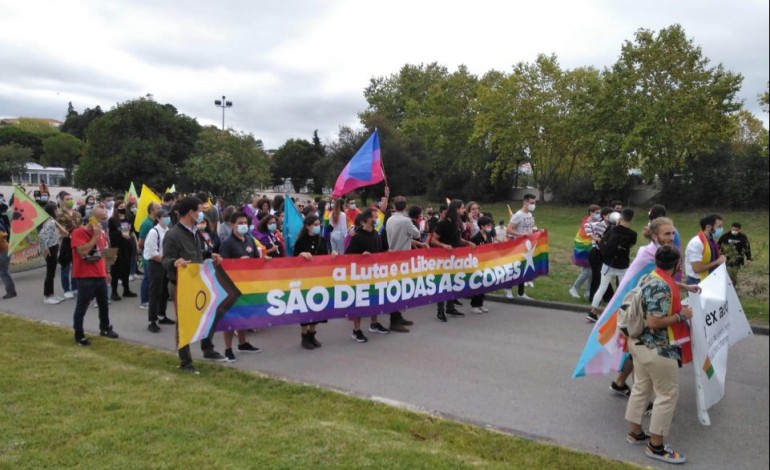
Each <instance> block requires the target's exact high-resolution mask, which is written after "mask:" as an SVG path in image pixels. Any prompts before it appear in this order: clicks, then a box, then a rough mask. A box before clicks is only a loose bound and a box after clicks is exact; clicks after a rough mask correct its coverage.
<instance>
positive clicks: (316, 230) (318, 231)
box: [311, 225, 321, 235]
mask: <svg viewBox="0 0 770 470" xmlns="http://www.w3.org/2000/svg"><path fill="white" fill-rule="evenodd" d="M311 233H312V234H313V235H320V234H321V226H320V225H314V226H313V229H312V231H311Z"/></svg>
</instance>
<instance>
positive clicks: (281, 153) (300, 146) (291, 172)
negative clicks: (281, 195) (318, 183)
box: [271, 139, 319, 192]
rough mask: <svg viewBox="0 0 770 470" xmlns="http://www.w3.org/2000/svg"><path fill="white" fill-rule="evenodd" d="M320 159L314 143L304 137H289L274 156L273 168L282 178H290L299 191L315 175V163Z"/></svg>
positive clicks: (295, 189) (296, 190) (295, 188)
mask: <svg viewBox="0 0 770 470" xmlns="http://www.w3.org/2000/svg"><path fill="white" fill-rule="evenodd" d="M318 160H319V155H318V154H317V153H316V151H315V148H314V147H313V144H311V143H310V142H308V141H307V140H304V139H289V140H287V141H286V143H284V144H283V145H282V146H281V147H280V148H279V149H278V150H276V152H275V155H274V156H273V162H272V163H273V165H272V168H271V170H272V171H273V172H274V173H275V175H276V176H278V177H280V178H290V179H291V185H292V186H293V187H294V191H295V192H299V191H300V190H301V189H302V188H303V187H305V185H306V184H307V182H308V180H310V179H311V178H312V177H313V165H314V164H315V162H316V161H318Z"/></svg>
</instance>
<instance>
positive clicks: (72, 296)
mask: <svg viewBox="0 0 770 470" xmlns="http://www.w3.org/2000/svg"><path fill="white" fill-rule="evenodd" d="M64 298H65V299H74V298H75V294H73V293H72V291H67V292H65V293H64Z"/></svg>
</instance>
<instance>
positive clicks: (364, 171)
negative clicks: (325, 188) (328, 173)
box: [332, 129, 385, 198]
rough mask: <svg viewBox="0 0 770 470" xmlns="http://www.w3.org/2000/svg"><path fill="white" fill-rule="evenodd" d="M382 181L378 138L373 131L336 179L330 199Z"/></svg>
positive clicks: (376, 133) (383, 176)
mask: <svg viewBox="0 0 770 470" xmlns="http://www.w3.org/2000/svg"><path fill="white" fill-rule="evenodd" d="M384 179H385V174H384V173H383V172H382V162H381V160H380V136H379V134H378V131H377V130H376V129H375V130H374V133H373V134H372V135H371V136H369V139H367V141H366V142H365V143H364V145H363V146H361V148H360V149H358V152H356V154H355V155H353V158H351V159H350V161H349V162H348V164H347V165H345V169H343V170H342V173H340V176H339V177H337V182H336V183H335V184H334V191H333V192H332V197H335V198H338V197H340V196H342V195H344V194H347V193H349V192H350V191H353V190H354V189H357V188H362V187H364V186H370V185H373V184H377V183H379V182H380V181H382V180H384Z"/></svg>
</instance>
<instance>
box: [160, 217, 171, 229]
mask: <svg viewBox="0 0 770 470" xmlns="http://www.w3.org/2000/svg"><path fill="white" fill-rule="evenodd" d="M160 220H161V221H163V225H165V226H166V227H168V226H169V225H171V217H169V216H165V217H161V219H160Z"/></svg>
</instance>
